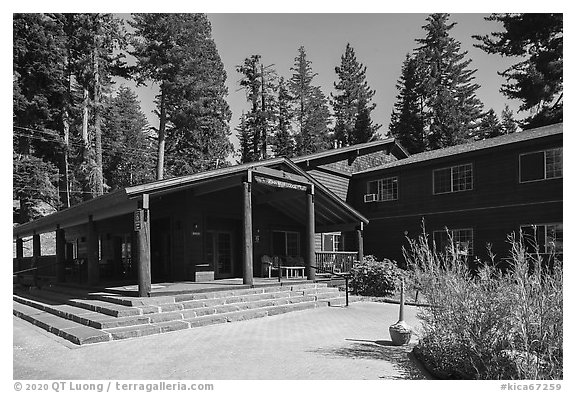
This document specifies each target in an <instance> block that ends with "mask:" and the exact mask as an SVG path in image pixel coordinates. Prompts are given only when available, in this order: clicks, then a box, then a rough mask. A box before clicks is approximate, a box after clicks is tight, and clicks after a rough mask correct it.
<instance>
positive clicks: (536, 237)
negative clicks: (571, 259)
mask: <svg viewBox="0 0 576 393" xmlns="http://www.w3.org/2000/svg"><path fill="white" fill-rule="evenodd" d="M520 232H522V235H523V237H524V241H525V244H526V249H527V250H528V252H531V253H535V252H538V253H543V254H552V253H556V254H562V251H563V239H564V229H563V227H562V223H553V224H537V225H522V226H520Z"/></svg>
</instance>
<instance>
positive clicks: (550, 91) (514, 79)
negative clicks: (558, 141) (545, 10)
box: [474, 14, 564, 129]
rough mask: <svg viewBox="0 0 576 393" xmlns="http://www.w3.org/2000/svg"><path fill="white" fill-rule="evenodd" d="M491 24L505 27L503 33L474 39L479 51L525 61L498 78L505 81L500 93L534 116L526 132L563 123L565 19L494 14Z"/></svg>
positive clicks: (524, 122) (553, 15)
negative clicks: (501, 77)
mask: <svg viewBox="0 0 576 393" xmlns="http://www.w3.org/2000/svg"><path fill="white" fill-rule="evenodd" d="M485 19H486V20H488V21H495V22H499V23H502V26H503V27H504V31H499V32H494V33H491V34H490V35H484V36H474V38H475V39H477V40H479V41H480V43H478V44H476V45H475V46H477V47H478V48H481V49H482V50H484V51H486V52H487V53H492V54H499V55H501V56H516V57H519V56H521V57H524V59H523V60H521V61H520V62H518V63H516V64H514V65H512V66H511V67H510V68H508V69H506V70H505V71H503V72H499V73H498V74H499V75H501V76H504V77H505V78H506V82H507V83H506V84H504V85H503V86H502V88H501V89H500V91H501V92H502V93H504V95H506V96H507V97H510V98H514V99H519V100H521V101H522V105H521V106H520V110H527V111H530V112H531V115H530V116H529V117H528V118H526V119H525V120H524V121H523V128H525V129H526V128H534V127H539V126H544V125H547V124H553V123H557V122H561V121H562V119H563V57H564V56H563V40H564V33H563V15H562V14H492V15H491V16H489V17H487V18H485Z"/></svg>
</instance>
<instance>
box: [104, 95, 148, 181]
mask: <svg viewBox="0 0 576 393" xmlns="http://www.w3.org/2000/svg"><path fill="white" fill-rule="evenodd" d="M148 128H149V126H148V121H147V120H146V116H145V115H144V113H142V110H141V108H140V103H139V102H138V97H137V95H136V93H134V92H133V91H132V90H130V88H128V87H125V86H121V87H120V88H119V89H118V92H117V93H116V96H115V97H114V98H112V99H111V103H110V105H109V107H108V108H107V109H106V111H105V113H104V124H103V135H102V144H103V145H104V146H105V147H106V148H105V149H104V154H103V172H104V177H105V178H106V183H107V184H108V186H109V187H110V188H111V189H112V190H115V189H118V188H123V187H129V186H133V185H136V184H141V183H145V182H147V181H152V180H154V178H153V176H152V173H153V168H154V160H153V152H152V151H151V146H150V142H149V140H148V138H147V137H148Z"/></svg>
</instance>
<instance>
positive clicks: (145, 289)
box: [134, 194, 152, 297]
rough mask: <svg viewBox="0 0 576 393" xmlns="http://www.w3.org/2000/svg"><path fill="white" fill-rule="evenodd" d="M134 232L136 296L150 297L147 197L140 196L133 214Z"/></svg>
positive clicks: (150, 275) (145, 195) (150, 277)
mask: <svg viewBox="0 0 576 393" xmlns="http://www.w3.org/2000/svg"><path fill="white" fill-rule="evenodd" d="M134 231H135V232H136V244H137V247H138V254H137V255H138V263H137V265H138V296H139V297H150V293H151V292H152V271H151V263H150V209H149V195H148V194H144V195H142V200H141V201H139V202H138V210H136V212H135V213H134Z"/></svg>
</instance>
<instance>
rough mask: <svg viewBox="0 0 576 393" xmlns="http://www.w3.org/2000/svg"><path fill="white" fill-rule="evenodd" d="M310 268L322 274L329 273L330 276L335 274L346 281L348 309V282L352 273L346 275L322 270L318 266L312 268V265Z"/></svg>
mask: <svg viewBox="0 0 576 393" xmlns="http://www.w3.org/2000/svg"><path fill="white" fill-rule="evenodd" d="M308 267H310V268H312V269H316V271H317V272H320V273H329V274H333V275H335V276H338V277H342V278H343V279H344V282H345V284H346V307H348V280H349V279H350V276H351V274H350V273H348V274H346V273H336V272H331V271H329V270H326V269H322V268H319V267H317V266H312V265H310V266H308Z"/></svg>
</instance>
